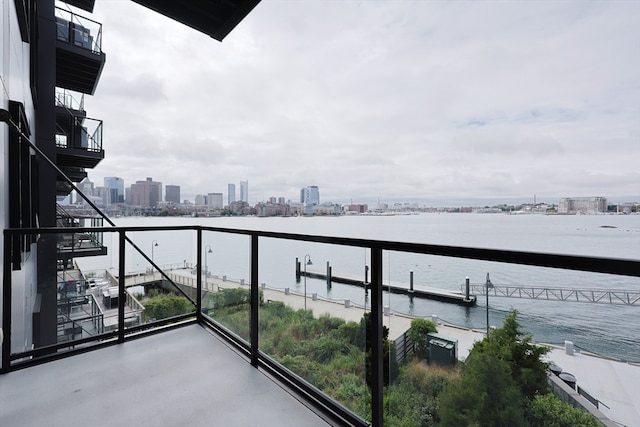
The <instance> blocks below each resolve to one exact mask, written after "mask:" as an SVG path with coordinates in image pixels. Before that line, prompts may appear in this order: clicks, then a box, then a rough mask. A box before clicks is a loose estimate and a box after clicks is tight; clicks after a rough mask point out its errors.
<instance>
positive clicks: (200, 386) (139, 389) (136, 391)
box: [0, 325, 329, 427]
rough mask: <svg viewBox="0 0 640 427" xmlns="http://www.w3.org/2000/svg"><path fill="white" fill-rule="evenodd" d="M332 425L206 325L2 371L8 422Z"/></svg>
mask: <svg viewBox="0 0 640 427" xmlns="http://www.w3.org/2000/svg"><path fill="white" fill-rule="evenodd" d="M87 425H91V426H225V427H226V426H243V427H244V426H278V427H281V426H295V427H299V426H311V427H313V426H327V425H329V424H328V423H327V422H326V421H324V420H323V419H322V418H320V417H319V416H318V415H317V414H315V413H314V412H313V411H311V410H310V409H309V408H308V407H306V406H305V405H303V404H302V403H301V402H300V401H298V400H297V399H296V398H295V397H293V396H292V395H291V394H289V393H288V392H287V391H285V390H284V389H283V388H281V387H280V386H279V385H278V384H276V383H274V382H273V381H272V380H271V379H270V378H269V377H267V376H266V375H265V374H264V373H262V372H260V371H259V370H258V369H255V368H254V367H252V366H251V365H250V364H249V362H248V361H247V360H246V359H245V358H244V357H241V356H239V355H238V354H237V353H235V352H234V351H233V350H231V349H230V348H229V347H227V346H226V345H225V344H224V343H223V342H222V341H220V340H219V339H218V338H216V337H215V336H214V335H212V334H211V333H210V332H209V331H207V330H206V329H205V328H203V327H202V326H199V325H189V326H185V327H181V328H177V329H173V330H169V331H166V332H162V333H158V334H155V335H151V336H147V337H143V338H140V339H136V340H132V341H127V342H125V343H124V344H118V345H114V346H111V347H107V348H103V349H99V350H95V351H91V352H88V353H84V354H81V355H77V356H72V357H68V358H65V359H61V360H58V361H54V362H49V363H45V364H42V365H38V366H34V367H30V368H26V369H22V370H18V371H15V372H10V373H8V374H5V375H2V376H0V426H2V427H14V426H15V427H25V426H50V427H57V426H61V427H62V426H64V427H72V426H79V427H80V426H82V427H84V426H87Z"/></svg>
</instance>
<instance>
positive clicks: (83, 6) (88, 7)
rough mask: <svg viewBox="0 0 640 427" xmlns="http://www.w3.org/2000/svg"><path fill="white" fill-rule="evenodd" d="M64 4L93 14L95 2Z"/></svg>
mask: <svg viewBox="0 0 640 427" xmlns="http://www.w3.org/2000/svg"><path fill="white" fill-rule="evenodd" d="M64 2H65V3H67V4H70V5H71V6H75V7H77V8H79V9H82V10H86V11H87V12H89V13H93V6H94V5H95V3H96V0H64Z"/></svg>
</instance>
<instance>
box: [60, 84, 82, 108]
mask: <svg viewBox="0 0 640 427" xmlns="http://www.w3.org/2000/svg"><path fill="white" fill-rule="evenodd" d="M55 90H56V99H55V103H56V107H64V108H67V109H69V110H76V111H84V93H79V92H74V91H71V90H68V89H63V88H59V87H56V89H55Z"/></svg>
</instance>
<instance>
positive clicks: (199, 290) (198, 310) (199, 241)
mask: <svg viewBox="0 0 640 427" xmlns="http://www.w3.org/2000/svg"><path fill="white" fill-rule="evenodd" d="M196 233H197V234H196V242H197V245H198V249H197V258H198V276H197V279H196V294H197V295H196V319H197V320H198V323H199V322H200V321H201V320H202V274H201V270H202V268H201V264H202V262H201V261H202V229H201V228H198V230H197V232H196ZM205 256H206V255H205ZM204 274H207V272H206V271H205V272H204Z"/></svg>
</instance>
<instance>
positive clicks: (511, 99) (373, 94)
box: [85, 0, 640, 205]
mask: <svg viewBox="0 0 640 427" xmlns="http://www.w3.org/2000/svg"><path fill="white" fill-rule="evenodd" d="M92 18H93V19H95V20H97V21H99V22H101V23H102V24H103V49H104V51H105V52H106V54H107V63H106V66H105V68H104V71H103V74H102V78H101V81H100V84H99V86H98V90H97V92H96V94H95V97H88V99H87V100H86V101H85V105H86V109H87V111H88V113H89V116H91V117H96V118H100V119H102V120H104V122H105V125H104V126H105V130H104V149H105V152H106V156H105V160H103V161H102V162H101V163H100V165H99V166H98V167H97V168H96V169H95V170H93V171H90V173H89V177H90V179H91V180H92V181H94V182H95V183H96V185H102V181H103V177H105V176H120V177H122V178H124V180H125V185H126V186H129V185H131V184H132V183H133V182H135V181H136V180H143V179H145V178H146V177H153V179H154V180H155V181H161V182H162V183H163V184H164V185H167V184H174V185H180V186H181V188H182V197H183V198H191V199H193V196H194V195H195V194H197V193H202V194H206V193H209V192H221V193H223V194H224V195H225V199H226V193H227V184H228V183H235V184H236V186H237V187H239V181H240V180H244V179H248V180H249V196H250V200H249V201H250V203H251V204H253V203H255V202H258V201H262V200H265V199H268V198H269V197H270V196H276V197H279V196H283V197H285V198H286V199H292V200H296V199H297V198H298V196H299V190H300V188H301V187H305V186H307V185H318V186H319V187H320V196H321V201H346V200H349V199H352V200H353V201H354V202H365V203H366V202H369V203H371V202H372V201H374V200H376V199H378V198H380V200H381V201H385V202H392V201H403V200H414V199H418V198H419V199H422V201H423V202H424V203H426V204H428V205H429V204H435V202H434V201H442V200H445V199H452V200H453V199H455V200H465V199H486V200H488V201H489V202H490V201H492V200H501V199H503V198H511V199H513V200H520V201H523V200H532V199H533V194H536V195H537V199H538V201H546V202H551V203H557V202H558V199H559V198H560V197H568V196H605V197H607V198H608V199H609V200H610V201H612V202H625V201H638V200H640V3H639V2H637V1H618V2H615V1H613V2H595V1H590V2H585V1H565V2H563V1H547V2H533V1H509V2H496V1H491V2H488V1H485V2H483V1H479V2H450V1H446V2H445V1H442V2H441V1H382V2H373V1H362V2H352V1H349V2H347V1H345V2H341V1H311V0H305V1H278V0H265V1H263V2H262V3H261V4H259V5H258V6H257V7H256V8H255V9H254V10H253V12H252V13H251V14H250V15H249V16H248V17H247V18H246V19H245V20H244V21H243V22H242V23H240V25H239V26H238V27H236V29H235V30H234V31H233V32H232V33H231V34H230V35H229V36H228V37H227V38H226V39H225V40H224V42H222V43H220V42H217V41H215V40H213V39H211V38H209V37H208V36H205V35H203V34H200V33H198V32H197V31H195V30H192V29H190V28H188V27H185V26H183V25H181V24H178V23H175V22H173V21H171V20H169V19H167V18H165V17H163V16H161V15H159V14H157V13H154V12H152V11H151V10H148V9H145V8H143V7H141V6H139V5H137V4H135V3H133V2H130V1H125V0H119V1H106V0H99V1H97V2H96V6H95V12H94V15H93V17H92ZM430 202H434V203H430Z"/></svg>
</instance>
